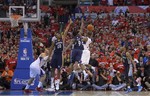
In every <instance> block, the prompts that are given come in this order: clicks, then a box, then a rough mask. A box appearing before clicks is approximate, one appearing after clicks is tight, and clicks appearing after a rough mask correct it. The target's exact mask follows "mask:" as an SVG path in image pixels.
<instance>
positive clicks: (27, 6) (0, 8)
mask: <svg viewBox="0 0 150 96" xmlns="http://www.w3.org/2000/svg"><path fill="white" fill-rule="evenodd" d="M2 1H3V2H1V1H0V21H4V22H6V21H10V15H12V14H17V15H21V16H22V18H21V19H20V21H22V22H35V21H39V20H40V13H41V12H40V0H2Z"/></svg>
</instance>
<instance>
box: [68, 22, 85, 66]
mask: <svg viewBox="0 0 150 96" xmlns="http://www.w3.org/2000/svg"><path fill="white" fill-rule="evenodd" d="M82 29H83V19H82V24H81V27H80V30H79V29H74V30H73V32H72V35H73V39H72V40H71V42H70V44H69V45H68V46H67V47H66V49H65V50H68V49H69V48H70V47H71V46H72V50H71V63H72V64H74V63H81V56H82V51H83V42H82V36H81V34H82Z"/></svg>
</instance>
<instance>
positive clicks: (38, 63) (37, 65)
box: [24, 49, 49, 93]
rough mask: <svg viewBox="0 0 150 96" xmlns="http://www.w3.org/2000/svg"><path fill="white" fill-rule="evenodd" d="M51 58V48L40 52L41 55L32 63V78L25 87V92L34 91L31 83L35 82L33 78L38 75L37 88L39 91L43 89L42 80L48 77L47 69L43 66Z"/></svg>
mask: <svg viewBox="0 0 150 96" xmlns="http://www.w3.org/2000/svg"><path fill="white" fill-rule="evenodd" d="M48 59H49V50H48V49H45V51H44V52H43V53H41V54H40V56H39V57H38V58H37V59H36V60H35V61H34V62H33V63H31V65H30V79H29V81H28V84H27V85H26V87H25V90H24V92H25V93H31V92H32V91H31V90H29V87H30V85H31V84H32V83H33V80H34V79H35V78H36V76H39V77H40V79H39V84H38V86H37V88H36V90H37V91H39V92H42V91H43V84H42V82H43V81H44V80H45V78H46V74H45V71H44V70H43V69H42V66H44V65H45V64H46V63H47V61H48Z"/></svg>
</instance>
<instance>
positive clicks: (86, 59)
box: [81, 37, 92, 65]
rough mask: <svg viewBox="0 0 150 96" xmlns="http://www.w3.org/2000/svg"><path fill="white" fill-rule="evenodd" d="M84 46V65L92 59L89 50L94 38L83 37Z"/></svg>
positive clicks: (82, 57)
mask: <svg viewBox="0 0 150 96" xmlns="http://www.w3.org/2000/svg"><path fill="white" fill-rule="evenodd" d="M83 40H84V41H83V42H85V43H83V47H84V50H83V51H82V56H81V62H82V64H83V65H85V64H89V60H90V51H89V47H90V44H91V42H92V40H91V39H90V38H89V37H83Z"/></svg>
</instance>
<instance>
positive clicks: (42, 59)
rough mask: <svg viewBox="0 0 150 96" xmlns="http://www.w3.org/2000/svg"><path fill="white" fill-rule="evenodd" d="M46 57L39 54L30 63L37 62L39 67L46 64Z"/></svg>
mask: <svg viewBox="0 0 150 96" xmlns="http://www.w3.org/2000/svg"><path fill="white" fill-rule="evenodd" d="M47 59H48V56H45V57H44V58H43V57H41V56H39V57H38V58H37V59H36V60H35V61H34V62H33V63H32V64H36V65H37V64H39V67H42V66H43V65H44V64H46V62H47Z"/></svg>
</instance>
